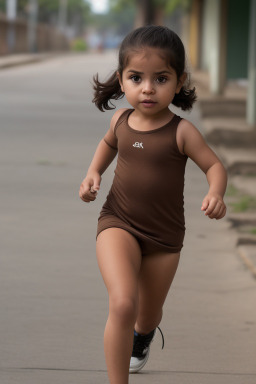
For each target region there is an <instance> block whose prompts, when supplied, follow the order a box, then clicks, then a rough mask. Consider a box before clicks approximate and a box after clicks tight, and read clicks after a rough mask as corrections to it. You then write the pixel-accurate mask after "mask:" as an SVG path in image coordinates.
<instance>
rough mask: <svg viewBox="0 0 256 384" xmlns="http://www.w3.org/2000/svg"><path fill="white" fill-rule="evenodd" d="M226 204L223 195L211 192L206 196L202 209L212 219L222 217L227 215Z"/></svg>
mask: <svg viewBox="0 0 256 384" xmlns="http://www.w3.org/2000/svg"><path fill="white" fill-rule="evenodd" d="M226 210H227V209H226V205H225V203H224V201H223V198H222V197H221V195H218V194H209V193H208V195H206V196H205V198H204V200H203V203H202V207H201V211H205V213H204V214H205V216H208V217H209V218H210V219H216V220H219V219H222V218H223V217H224V216H225V215H226Z"/></svg>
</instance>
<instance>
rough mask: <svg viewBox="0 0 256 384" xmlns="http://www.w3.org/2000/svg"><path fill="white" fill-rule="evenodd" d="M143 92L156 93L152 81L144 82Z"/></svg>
mask: <svg viewBox="0 0 256 384" xmlns="http://www.w3.org/2000/svg"><path fill="white" fill-rule="evenodd" d="M143 93H145V94H148V95H150V94H151V93H154V87H153V85H152V83H151V81H147V82H145V83H144V87H143Z"/></svg>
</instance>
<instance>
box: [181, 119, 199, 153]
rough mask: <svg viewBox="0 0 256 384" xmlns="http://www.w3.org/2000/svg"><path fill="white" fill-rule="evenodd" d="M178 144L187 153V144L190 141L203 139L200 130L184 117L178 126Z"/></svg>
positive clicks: (182, 151)
mask: <svg viewBox="0 0 256 384" xmlns="http://www.w3.org/2000/svg"><path fill="white" fill-rule="evenodd" d="M176 140H177V144H178V147H179V150H180V152H181V153H183V154H185V146H186V144H187V143H188V142H193V143H194V142H197V141H198V140H200V141H201V140H202V135H201V133H200V132H199V130H198V129H197V128H196V127H195V126H194V124H192V123H191V122H190V121H188V120H186V119H182V120H181V121H180V123H179V125H178V128H177V136H176Z"/></svg>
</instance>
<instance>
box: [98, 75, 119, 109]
mask: <svg viewBox="0 0 256 384" xmlns="http://www.w3.org/2000/svg"><path fill="white" fill-rule="evenodd" d="M93 83H94V85H93V89H94V98H93V100H92V102H93V103H95V105H96V107H97V108H98V109H99V110H100V111H101V112H105V110H111V109H115V106H114V104H112V102H111V101H110V100H111V99H113V100H118V99H122V97H124V93H123V92H122V90H121V87H120V84H119V80H118V77H117V74H116V72H114V73H113V75H111V76H110V77H109V78H108V79H107V80H106V81H105V82H100V81H99V76H98V74H97V75H95V76H94V77H93Z"/></svg>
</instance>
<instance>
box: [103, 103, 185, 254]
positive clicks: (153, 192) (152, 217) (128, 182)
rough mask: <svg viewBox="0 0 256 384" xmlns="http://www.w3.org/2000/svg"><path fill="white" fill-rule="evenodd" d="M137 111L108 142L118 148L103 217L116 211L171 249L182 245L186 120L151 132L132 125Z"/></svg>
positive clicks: (129, 226) (137, 229)
mask: <svg viewBox="0 0 256 384" xmlns="http://www.w3.org/2000/svg"><path fill="white" fill-rule="evenodd" d="M132 112H133V109H132V110H131V109H129V110H126V111H125V112H124V113H123V114H122V115H121V116H120V118H119V119H118V121H117V124H116V126H115V129H114V135H115V137H114V135H113V133H112V135H113V137H112V138H111V137H110V133H108V134H107V135H106V137H105V140H106V142H107V143H108V144H109V145H110V146H112V147H117V148H118V159H117V166H116V169H115V177H114V180H113V184H112V187H111V189H110V192H109V195H108V197H107V200H106V203H105V204H104V206H103V209H102V211H101V216H100V217H103V216H105V215H114V216H116V217H118V218H119V219H120V220H121V221H122V222H123V223H124V227H125V229H128V230H130V232H132V233H134V234H135V235H137V236H140V235H142V237H143V238H145V237H146V238H148V239H151V240H152V241H154V242H157V243H159V244H162V245H165V246H168V247H171V248H172V249H173V251H174V252H175V250H176V249H178V248H179V249H180V248H181V247H182V244H183V238H184V231H185V221H184V204H183V190H184V173H185V166H186V162H187V156H184V155H182V154H181V153H180V151H179V149H178V146H177V141H176V132H177V127H178V124H179V122H180V120H181V118H180V117H179V116H177V115H174V116H173V118H172V120H171V121H170V122H168V123H167V124H165V125H164V126H162V127H161V128H157V129H154V130H151V131H139V130H135V129H133V128H131V127H130V126H129V124H128V118H129V116H130V114H131V113H132Z"/></svg>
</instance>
